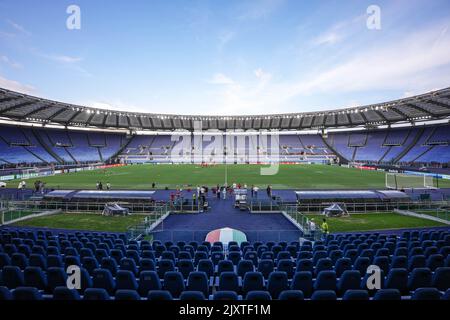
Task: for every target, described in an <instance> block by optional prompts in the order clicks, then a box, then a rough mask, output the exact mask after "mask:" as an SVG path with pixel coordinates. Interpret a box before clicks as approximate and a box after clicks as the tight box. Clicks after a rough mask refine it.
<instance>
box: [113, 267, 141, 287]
mask: <svg viewBox="0 0 450 320" xmlns="http://www.w3.org/2000/svg"><path fill="white" fill-rule="evenodd" d="M137 289H138V284H137V281H136V278H135V275H134V274H133V273H132V272H131V271H128V270H120V271H118V272H117V275H116V290H137Z"/></svg>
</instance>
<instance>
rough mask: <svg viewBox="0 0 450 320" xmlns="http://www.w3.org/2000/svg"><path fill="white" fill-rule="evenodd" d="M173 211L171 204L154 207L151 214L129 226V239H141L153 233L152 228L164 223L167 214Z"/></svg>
mask: <svg viewBox="0 0 450 320" xmlns="http://www.w3.org/2000/svg"><path fill="white" fill-rule="evenodd" d="M170 212H171V208H170V204H164V205H160V206H158V207H155V208H154V211H153V212H152V213H151V214H148V215H146V216H145V218H144V219H142V222H141V223H139V224H136V225H133V226H129V227H128V228H127V238H128V239H130V240H131V239H139V238H142V237H145V236H148V235H150V234H151V232H152V230H153V229H154V228H155V227H156V226H157V225H158V224H162V223H163V220H162V219H163V218H164V216H165V215H167V214H169V213H170Z"/></svg>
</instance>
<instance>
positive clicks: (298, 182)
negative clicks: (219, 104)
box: [8, 164, 385, 189]
mask: <svg viewBox="0 0 450 320" xmlns="http://www.w3.org/2000/svg"><path fill="white" fill-rule="evenodd" d="M262 167H264V166H261V165H228V166H227V172H228V183H230V184H231V183H233V182H236V183H241V184H247V185H249V186H250V185H252V184H255V185H258V186H260V187H265V186H267V185H268V184H271V185H272V186H273V187H274V188H275V189H295V188H299V189H300V188H303V189H325V188H326V189H345V188H359V189H370V188H384V186H385V175H384V172H378V171H364V170H360V169H349V168H344V167H337V166H328V165H280V167H279V171H278V173H277V174H275V175H261V174H260V169H261V168H262ZM265 167H267V166H265ZM224 176H225V165H217V166H212V167H207V168H202V167H200V166H198V165H151V164H149V165H131V166H125V167H117V168H110V169H107V170H106V171H103V170H94V171H83V172H77V173H69V174H60V175H55V176H50V177H43V178H39V179H40V180H42V181H44V182H46V184H47V187H51V188H56V189H72V188H78V189H80V188H82V189H94V188H95V184H96V182H97V181H102V182H103V184H104V185H105V184H106V182H110V183H111V186H112V188H113V189H149V188H151V184H152V182H155V183H156V186H157V188H164V187H166V186H167V187H172V188H173V187H176V186H185V187H186V186H189V185H191V186H197V185H199V184H206V185H209V186H215V185H216V184H218V183H219V184H223V183H224ZM35 180H36V178H34V179H29V181H28V186H32V185H33V182H34V181H35ZM18 182H19V181H18V180H15V181H11V182H8V187H17V184H18Z"/></svg>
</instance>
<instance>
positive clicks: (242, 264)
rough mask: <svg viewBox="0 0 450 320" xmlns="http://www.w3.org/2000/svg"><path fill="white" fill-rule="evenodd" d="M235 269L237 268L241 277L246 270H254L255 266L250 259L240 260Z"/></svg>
mask: <svg viewBox="0 0 450 320" xmlns="http://www.w3.org/2000/svg"><path fill="white" fill-rule="evenodd" d="M236 269H237V274H238V276H239V277H242V278H243V277H244V275H245V274H246V273H247V272H252V271H255V270H254V269H255V268H254V266H253V262H252V261H251V260H241V261H239V262H238V265H237V268H236Z"/></svg>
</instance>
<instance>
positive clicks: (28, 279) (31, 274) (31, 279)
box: [23, 267, 47, 290]
mask: <svg viewBox="0 0 450 320" xmlns="http://www.w3.org/2000/svg"><path fill="white" fill-rule="evenodd" d="M23 277H24V281H25V286H27V287H36V288H38V289H39V290H46V289H47V277H46V275H45V274H44V272H43V271H42V269H41V268H39V267H27V268H25V270H24V272H23Z"/></svg>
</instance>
